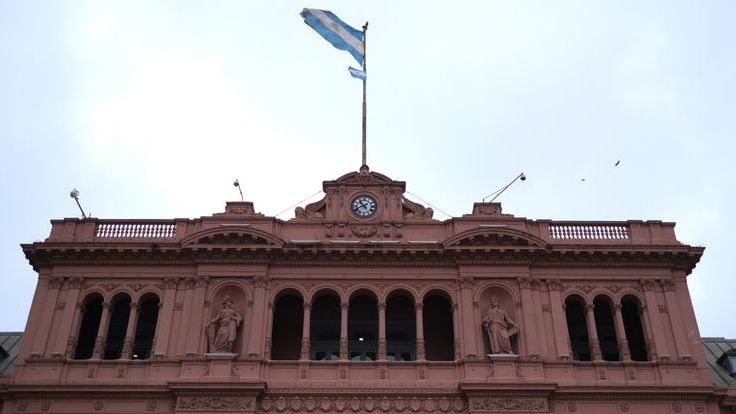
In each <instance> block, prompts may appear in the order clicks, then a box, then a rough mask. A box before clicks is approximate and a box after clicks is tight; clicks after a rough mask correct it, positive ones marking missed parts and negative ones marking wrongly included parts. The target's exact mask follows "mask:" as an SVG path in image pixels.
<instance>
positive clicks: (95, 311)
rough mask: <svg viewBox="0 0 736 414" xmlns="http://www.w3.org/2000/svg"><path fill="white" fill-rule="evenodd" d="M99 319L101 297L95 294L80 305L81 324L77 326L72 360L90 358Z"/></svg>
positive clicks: (98, 327)
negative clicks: (77, 332) (77, 330)
mask: <svg viewBox="0 0 736 414" xmlns="http://www.w3.org/2000/svg"><path fill="white" fill-rule="evenodd" d="M100 318H102V296H100V295H97V294H92V295H89V296H87V298H85V300H84V304H83V305H82V323H81V324H80V325H79V335H78V336H77V346H76V349H75V350H74V359H89V358H91V357H92V351H93V350H94V347H95V339H96V338H97V331H98V330H99V329H100Z"/></svg>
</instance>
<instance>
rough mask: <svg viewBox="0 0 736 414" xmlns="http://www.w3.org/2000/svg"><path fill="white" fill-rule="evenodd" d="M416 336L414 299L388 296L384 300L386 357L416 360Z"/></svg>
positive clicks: (391, 359)
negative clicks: (386, 299)
mask: <svg viewBox="0 0 736 414" xmlns="http://www.w3.org/2000/svg"><path fill="white" fill-rule="evenodd" d="M416 336H417V323H416V311H415V309H414V301H413V300H412V299H411V298H410V297H408V296H406V295H394V296H391V297H389V299H388V301H387V302H386V359H387V360H389V361H414V360H416V359H417V358H416V349H417V342H416Z"/></svg>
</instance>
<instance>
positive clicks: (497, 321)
mask: <svg viewBox="0 0 736 414" xmlns="http://www.w3.org/2000/svg"><path fill="white" fill-rule="evenodd" d="M483 330H484V331H485V332H486V334H487V335H488V341H489V342H490V343H491V353H493V354H513V353H514V351H513V349H511V341H510V338H511V337H512V336H513V335H516V334H517V333H518V332H519V328H518V327H517V326H516V323H514V321H513V320H511V318H509V315H508V314H507V313H506V311H505V310H503V309H502V308H501V305H500V304H499V303H498V298H497V297H495V296H492V297H491V307H490V308H489V309H488V312H487V313H486V316H485V317H484V318H483Z"/></svg>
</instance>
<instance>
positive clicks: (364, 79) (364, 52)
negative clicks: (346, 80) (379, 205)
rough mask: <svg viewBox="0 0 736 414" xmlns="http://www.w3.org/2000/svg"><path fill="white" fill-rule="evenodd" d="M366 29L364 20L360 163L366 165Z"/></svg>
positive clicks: (366, 24) (366, 25)
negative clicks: (361, 159)
mask: <svg viewBox="0 0 736 414" xmlns="http://www.w3.org/2000/svg"><path fill="white" fill-rule="evenodd" d="M367 31H368V22H365V24H364V25H363V73H365V76H364V77H363V164H361V165H367V164H366V157H365V113H366V104H365V82H366V79H367V78H368V72H367V71H366V60H367V58H366V56H367V55H368V53H367V52H368V50H367V48H366V46H365V45H366V32H367Z"/></svg>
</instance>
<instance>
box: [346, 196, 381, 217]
mask: <svg viewBox="0 0 736 414" xmlns="http://www.w3.org/2000/svg"><path fill="white" fill-rule="evenodd" d="M350 209H351V210H352V211H353V214H355V215H356V216H358V217H360V218H366V217H370V216H372V215H374V214H375V213H376V209H378V203H376V200H375V199H374V198H373V197H371V196H369V195H365V194H361V195H359V196H357V197H355V198H354V199H353V201H352V202H351V203H350Z"/></svg>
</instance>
